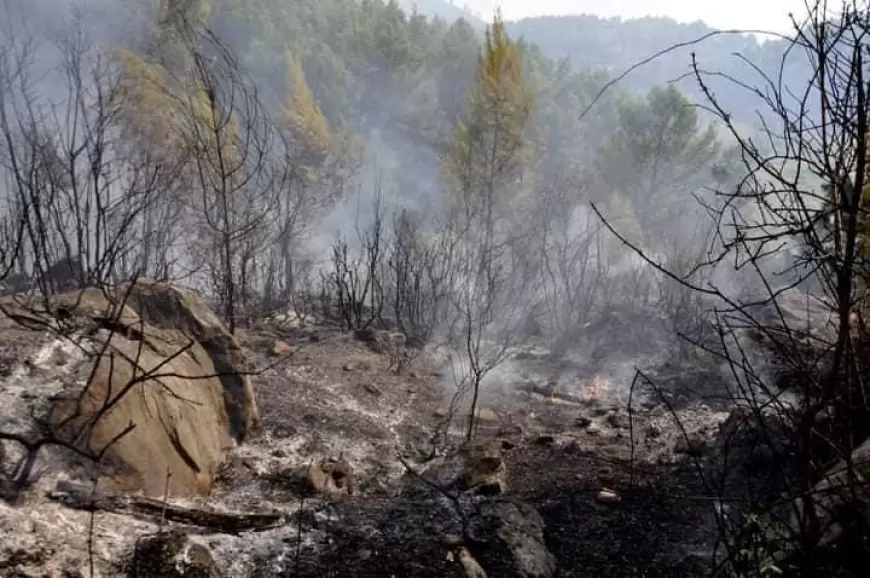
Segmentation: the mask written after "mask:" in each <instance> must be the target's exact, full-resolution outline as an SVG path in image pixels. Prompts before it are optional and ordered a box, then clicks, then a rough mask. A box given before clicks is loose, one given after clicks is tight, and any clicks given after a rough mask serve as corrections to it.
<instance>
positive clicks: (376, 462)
mask: <svg viewBox="0 0 870 578" xmlns="http://www.w3.org/2000/svg"><path fill="white" fill-rule="evenodd" d="M7 329H8V328H7ZM7 335H9V336H10V337H15V338H16V339H17V338H18V334H17V333H15V334H14V335H13V334H12V333H7ZM21 335H25V334H24V333H22V334H21ZM29 336H30V337H31V338H32V337H33V334H32V333H31V334H29ZM240 337H241V340H242V342H243V345H244V346H245V347H246V348H247V349H248V350H249V352H250V355H251V357H252V359H253V361H254V363H255V365H256V366H257V367H258V368H259V369H260V370H261V371H260V373H258V374H257V375H256V376H255V377H254V383H255V388H256V391H257V397H258V403H259V405H260V410H261V414H262V429H261V431H260V432H259V433H258V434H257V435H256V436H254V437H252V438H251V439H249V440H246V442H245V443H244V444H242V445H240V446H239V447H237V448H235V449H234V450H233V451H232V453H231V455H230V456H229V458H228V459H227V462H226V464H225V467H224V469H223V471H222V472H221V475H220V477H219V480H218V484H217V486H216V487H215V489H214V491H213V493H212V495H211V496H210V497H209V498H208V500H207V504H208V505H209V506H214V507H217V508H219V509H222V510H229V511H240V512H250V511H252V510H278V511H281V512H283V513H285V515H286V519H287V523H286V524H285V525H284V526H282V527H280V528H277V529H275V530H270V531H267V532H251V533H246V534H242V535H239V536H229V535H220V534H214V533H209V532H201V531H200V532H198V533H199V534H200V535H201V536H200V538H201V541H202V542H203V543H205V544H207V545H208V547H209V548H210V549H211V550H212V552H213V554H214V556H215V558H216V560H217V562H218V564H219V565H220V566H221V568H222V569H223V570H224V573H225V575H226V576H232V577H236V576H238V577H240V578H242V577H245V576H256V577H258V578H267V577H270V576H279V577H280V576H294V577H303V576H305V577H325V576H342V577H344V576H346V577H352V576H360V577H361V576H371V577H374V576H378V577H380V576H383V577H388V576H396V577H400V576H415V577H418V578H426V577H432V578H436V577H441V576H445V577H447V576H459V575H460V574H459V572H460V570H459V566H458V564H457V563H456V562H455V561H453V560H452V559H451V558H450V556H449V554H450V550H449V549H448V548H447V547H446V546H445V545H444V544H443V543H442V540H443V538H444V537H445V535H446V534H455V533H460V531H461V526H462V525H461V523H460V518H459V517H458V515H457V510H456V506H455V504H454V502H452V501H451V500H450V499H448V498H447V497H445V495H444V494H443V493H442V491H441V490H439V489H435V487H434V486H438V487H440V488H444V487H446V486H444V484H443V483H442V478H441V477H440V475H441V474H440V473H439V472H440V471H441V470H439V468H441V469H443V470H445V471H447V470H450V468H451V467H452V466H451V463H450V461H449V459H448V457H443V456H440V457H436V458H435V459H429V458H431V457H432V449H433V444H432V442H433V438H435V437H436V436H435V434H436V433H439V432H440V431H441V430H440V428H441V426H442V425H443V422H444V417H445V415H446V412H445V409H446V407H447V405H448V403H449V398H450V393H451V390H450V381H449V375H448V372H447V371H445V369H444V360H443V359H440V358H439V357H438V356H437V355H435V354H434V353H433V354H430V353H425V354H420V355H419V356H418V357H416V358H415V359H414V361H413V362H412V363H411V364H410V365H409V367H407V369H405V370H404V371H403V372H402V373H401V374H400V375H396V374H395V373H393V372H391V371H389V369H388V365H389V363H390V355H389V353H385V352H384V351H383V350H382V349H380V348H377V347H374V348H373V347H372V346H371V345H370V344H367V343H364V342H362V341H360V340H359V339H356V338H355V337H354V336H353V335H352V334H349V333H346V332H343V331H340V330H339V329H337V328H335V327H327V326H312V327H309V328H306V329H299V328H293V327H289V326H288V325H287V324H283V325H278V324H274V325H272V326H264V327H258V328H255V329H250V330H248V331H243V332H242V335H241V336H240ZM277 342H283V344H285V345H286V347H284V346H283V345H282V346H280V347H278V348H277V349H278V350H280V351H277V352H276V343H277ZM7 343H10V342H9V341H7ZM16 347H17V346H16ZM3 351H4V349H3V348H2V347H0V354H2V353H3ZM10 351H12V350H11V349H10ZM16 351H17V350H16ZM16 356H17V353H16ZM0 357H2V359H0V362H2V363H0V367H2V366H3V363H6V364H7V365H9V367H12V366H14V365H16V363H20V362H21V360H20V359H17V360H16V359H14V358H13V356H11V354H10V356H3V355H0ZM7 357H8V359H7ZM4 360H5V361H4ZM7 362H8V363H7ZM541 363H542V364H544V363H545V362H544V361H542V362H541ZM516 367H517V371H518V372H520V371H522V370H523V368H522V363H520V364H519V365H517V366H516ZM7 371H8V370H7ZM580 372H581V373H582V371H580ZM530 373H531V374H535V371H534V368H532V370H531V371H530ZM675 387H676V386H675ZM484 405H485V408H484V409H486V410H487V411H488V415H486V416H483V415H482V416H481V425H480V428H479V430H478V432H477V436H478V437H479V438H495V439H498V440H502V442H503V447H504V448H506V449H505V451H504V456H503V457H504V461H505V464H506V466H507V471H508V476H507V478H508V485H509V489H508V492H507V493H506V494H505V495H504V496H503V497H500V498H498V499H505V500H515V501H520V502H524V503H527V504H530V505H532V506H534V507H535V508H536V509H537V510H538V512H539V513H540V514H541V516H542V518H543V521H544V538H545V541H546V545H547V547H548V548H549V550H550V551H551V552H552V553H553V554H554V555H555V557H556V559H557V562H558V572H559V574H558V575H559V576H562V577H575V576H576V577H580V576H584V577H585V576H594V577H596V578H608V577H630V576H649V577H659V576H673V577H678V576H699V575H702V574H703V570H704V569H705V568H706V567H707V566H708V564H709V563H708V561H707V559H706V558H705V557H709V552H710V544H711V540H712V538H711V536H710V534H709V529H710V528H711V527H712V526H711V523H710V520H709V517H708V513H709V512H710V508H711V504H710V502H709V501H706V500H704V499H703V497H704V492H703V490H702V489H701V488H700V487H699V486H698V484H697V483H696V481H695V480H696V477H695V475H694V473H693V472H692V470H691V468H690V467H688V465H687V464H686V463H685V462H684V461H682V460H681V458H679V457H678V456H677V455H676V454H675V453H674V451H673V444H674V438H675V435H674V433H673V431H671V430H674V428H673V427H670V429H669V426H668V425H667V424H668V421H667V415H666V414H665V412H663V411H662V410H661V408H660V407H659V408H657V407H650V406H649V405H648V406H647V408H646V409H645V410H643V411H644V413H643V415H640V414H638V415H636V416H635V418H636V419H637V420H638V421H637V423H634V425H633V431H632V433H633V434H634V436H635V446H636V447H635V450H636V451H635V458H636V459H635V461H634V462H632V461H631V460H630V459H629V458H630V457H631V452H630V449H631V448H630V446H631V444H630V442H629V441H628V440H629V436H628V433H629V430H628V429H626V425H625V423H623V421H624V417H625V416H624V413H623V414H622V418H621V419H622V420H623V421H620V422H619V423H620V425H619V426H618V427H617V426H616V425H609V421H610V418H611V414H612V413H613V411H612V409H613V408H610V407H608V406H607V404H600V403H599V404H592V405H589V404H586V405H583V404H577V403H571V402H570V401H569V400H566V399H558V398H546V397H544V396H541V395H540V394H536V393H529V392H520V391H516V392H512V393H511V394H510V395H500V396H497V397H490V398H487V399H486V400H485V402H484ZM693 411H694V410H693ZM608 412H609V413H608ZM686 416H687V420H688V421H689V422H690V423H691V424H694V426H693V427H694V428H695V430H697V431H703V432H706V433H707V434H710V433H712V431H713V430H714V429H715V426H716V424H717V423H718V422H717V419H720V418H721V416H718V417H717V415H716V412H715V411H713V410H711V409H709V408H702V409H699V410H697V411H694V413H691V412H690V413H687V414H686ZM460 417H461V416H460ZM617 417H619V416H617ZM656 420H657V421H656ZM613 421H614V423H616V421H618V420H613ZM590 422H591V423H593V425H594V426H595V427H597V428H598V431H595V432H593V429H592V427H587V425H588V423H590ZM656 424H658V425H656ZM653 426H655V428H657V431H658V433H656V435H655V436H652V434H649V436H648V439H644V435H645V432H646V431H647V430H648V429H649V428H651V427H653ZM653 437H654V439H653ZM450 440H451V443H455V442H456V441H458V440H457V436H453V437H451V438H450ZM398 455H402V456H403V457H404V459H406V460H407V463H409V464H411V465H412V467H414V468H417V470H418V471H419V472H421V473H420V475H421V476H422V479H421V478H420V477H417V476H414V475H411V474H409V472H407V471H406V469H405V467H404V466H403V465H402V463H401V462H400V461H399V459H398V457H397V456H398ZM326 458H340V459H343V460H346V461H347V462H349V464H350V465H351V466H352V469H353V476H352V477H353V489H354V491H353V493H352V494H350V495H349V494H348V493H346V492H341V493H338V494H335V495H323V494H314V495H312V494H311V492H310V491H309V490H308V489H306V488H305V480H306V470H307V468H308V466H309V465H310V464H312V463H315V462H318V461H319V460H322V459H326ZM632 464H633V465H632ZM423 480H428V482H431V484H430V483H427V482H426V481H423ZM604 487H607V488H610V489H613V490H615V491H616V492H617V493H618V494H619V496H620V500H621V501H620V502H619V503H616V504H604V503H601V502H599V500H598V492H599V491H600V490H601V489H602V488H604ZM487 499H488V498H487ZM34 500H36V497H34ZM460 502H461V504H462V508H463V510H462V511H463V512H465V513H466V514H467V512H473V511H474V509H475V508H476V507H478V505H479V502H476V501H475V499H472V498H466V497H463V498H462V499H461V500H460ZM29 507H31V508H32V510H31V511H24V510H22V511H20V512H19V511H14V510H9V511H5V512H6V513H5V514H4V515H8V520H7V522H8V523H9V524H20V523H24V522H23V521H24V520H26V519H28V518H30V519H38V520H40V522H39V527H40V528H41V529H40V530H39V532H38V533H37V532H34V533H31V534H29V535H31V536H32V537H33V539H34V540H38V541H40V543H43V544H48V545H49V546H50V544H52V543H59V542H64V543H67V544H79V545H80V546H82V547H83V548H82V551H79V550H77V549H76V546H72V547H68V548H65V549H62V550H63V551H64V552H65V555H69V556H72V557H74V558H77V559H80V558H82V556H86V549H84V546H85V544H83V543H82V536H84V535H87V527H88V518H87V513H86V512H77V511H71V510H67V509H64V508H63V507H62V506H61V505H59V504H57V503H54V502H51V501H45V500H44V499H42V501H38V500H37V501H34V502H33V504H32V505H31V506H29ZM19 518H20V520H19ZM61 520H62V521H63V523H62V524H61V523H59V521H61ZM125 520H127V519H126V518H124V517H123V516H120V515H104V516H100V517H98V519H97V535H98V536H99V542H100V544H102V545H105V546H108V545H111V548H106V549H105V551H106V552H107V553H106V556H107V557H108V558H107V560H109V561H111V562H117V559H116V558H117V556H118V555H119V554H118V552H122V551H124V550H129V549H130V547H131V545H132V544H133V543H134V542H135V539H136V537H137V536H138V535H140V534H141V532H147V531H154V528H153V527H150V526H148V525H147V524H148V522H147V521H144V520H135V523H134V521H133V520H130V521H125ZM0 521H2V520H0ZM10 527H12V526H10ZM2 542H3V540H0V545H2ZM29 547H30V546H28V548H29ZM475 548H478V549H481V548H486V545H485V544H484V545H480V544H477V545H472V544H469V549H471V550H472V551H474V549H475ZM0 558H2V556H0ZM85 559H86V558H85ZM0 561H2V560H0ZM64 564H66V562H64ZM487 569H488V570H489V575H490V576H491V577H493V578H497V577H500V576H510V575H511V574H509V573H508V571H507V570H506V569H503V568H500V567H498V564H497V560H496V561H493V560H490V561H489V566H488V567H487ZM22 575H27V576H29V575H30V574H22ZM34 575H51V576H53V574H50V573H44V574H34ZM103 575H108V576H115V575H118V574H117V572H116V573H112V571H109V572H108V573H106V574H103Z"/></svg>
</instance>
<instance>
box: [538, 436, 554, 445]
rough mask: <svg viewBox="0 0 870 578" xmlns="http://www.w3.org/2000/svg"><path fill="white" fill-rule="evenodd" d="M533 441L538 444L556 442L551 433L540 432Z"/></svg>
mask: <svg viewBox="0 0 870 578" xmlns="http://www.w3.org/2000/svg"><path fill="white" fill-rule="evenodd" d="M535 443H536V444H538V445H539V446H551V445H553V444H554V443H556V437H555V436H553V435H552V434H542V435H539V436H538V437H537V438H535Z"/></svg>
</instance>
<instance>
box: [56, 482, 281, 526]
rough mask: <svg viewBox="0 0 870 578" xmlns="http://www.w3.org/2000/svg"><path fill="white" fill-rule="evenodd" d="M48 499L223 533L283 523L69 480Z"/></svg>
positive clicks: (271, 516) (271, 515)
mask: <svg viewBox="0 0 870 578" xmlns="http://www.w3.org/2000/svg"><path fill="white" fill-rule="evenodd" d="M49 498H51V499H52V500H55V501H57V502H60V503H61V504H64V505H65V506H67V507H70V508H73V509H76V510H87V511H91V510H100V511H105V512H113V513H125V514H132V515H137V516H145V517H148V518H158V519H164V520H167V521H170V522H178V523H180V524H188V525H191V526H199V527H201V528H208V529H209V530H214V531H216V532H220V533H223V534H238V533H241V532H262V531H264V530H269V529H272V528H276V527H278V526H280V525H281V524H282V523H283V514H282V513H280V512H261V513H253V514H239V513H234V512H216V511H214V510H206V509H202V508H190V507H185V506H179V505H177V504H172V503H170V502H168V501H167V502H164V501H163V500H156V499H154V498H148V497H145V496H136V495H125V494H120V493H114V492H106V491H100V490H97V491H96V492H95V491H94V489H93V487H91V486H88V485H85V484H77V483H75V482H68V481H60V482H58V483H57V486H55V489H54V491H52V492H50V493H49Z"/></svg>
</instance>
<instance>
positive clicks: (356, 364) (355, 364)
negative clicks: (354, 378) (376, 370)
mask: <svg viewBox="0 0 870 578" xmlns="http://www.w3.org/2000/svg"><path fill="white" fill-rule="evenodd" d="M370 368H371V366H370V365H369V362H368V361H366V360H365V359H351V360H350V361H348V362H347V363H345V364H344V370H345V371H360V370H366V369H370Z"/></svg>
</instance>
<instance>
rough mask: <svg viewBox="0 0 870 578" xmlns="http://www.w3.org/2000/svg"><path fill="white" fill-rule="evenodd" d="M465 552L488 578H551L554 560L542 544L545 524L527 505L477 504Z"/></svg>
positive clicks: (554, 568)
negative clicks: (469, 553)
mask: <svg viewBox="0 0 870 578" xmlns="http://www.w3.org/2000/svg"><path fill="white" fill-rule="evenodd" d="M469 538H470V539H471V542H470V543H469V544H468V549H469V550H470V552H471V554H472V555H473V556H474V559H475V560H477V561H478V562H479V563H480V565H481V566H482V567H483V569H484V570H486V572H487V574H488V575H490V576H499V577H501V578H551V577H552V576H555V574H556V559H555V557H554V556H553V554H552V553H551V552H550V551H549V550H548V549H547V546H546V543H545V542H544V521H543V519H542V518H541V515H540V514H539V513H538V511H537V510H535V508H533V507H532V506H530V505H528V504H524V503H520V502H512V501H506V500H494V501H487V502H483V503H481V504H480V508H479V509H478V513H477V515H476V516H475V517H474V518H472V519H471V520H470V523H469Z"/></svg>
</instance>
